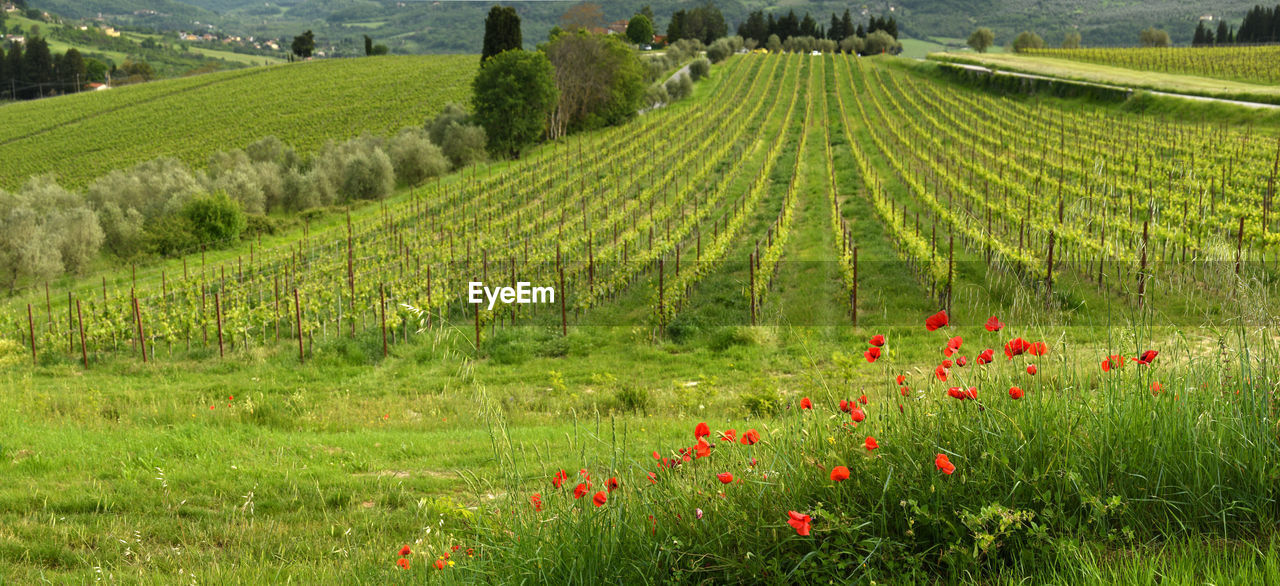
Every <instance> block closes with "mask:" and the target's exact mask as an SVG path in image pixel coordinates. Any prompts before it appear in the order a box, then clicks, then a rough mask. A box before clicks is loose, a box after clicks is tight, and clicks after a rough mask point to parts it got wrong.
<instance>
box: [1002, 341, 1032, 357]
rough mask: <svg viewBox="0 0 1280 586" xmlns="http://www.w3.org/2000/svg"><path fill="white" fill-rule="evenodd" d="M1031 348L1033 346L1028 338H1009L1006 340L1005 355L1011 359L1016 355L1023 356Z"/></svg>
mask: <svg viewBox="0 0 1280 586" xmlns="http://www.w3.org/2000/svg"><path fill="white" fill-rule="evenodd" d="M1030 348H1031V344H1030V343H1028V342H1027V341H1026V340H1023V339H1022V338H1014V339H1012V340H1009V341H1008V342H1005V344H1004V355H1005V356H1007V357H1009V359H1010V360H1012V359H1013V357H1014V356H1021V355H1022V354H1023V353H1025V352H1026V351H1027V350H1028V349H1030Z"/></svg>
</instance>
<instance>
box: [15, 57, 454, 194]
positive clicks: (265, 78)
mask: <svg viewBox="0 0 1280 586" xmlns="http://www.w3.org/2000/svg"><path fill="white" fill-rule="evenodd" d="M476 66H477V59H476V58H475V57H474V56H430V57H388V58H385V59H370V60H361V59H343V60H332V61H315V62H309V63H299V64H290V65H279V66H274V67H261V68H253V69H246V70H236V71H229V72H221V73H212V74H207V75H200V76H195V77H190V78H183V79H177V80H166V81H159V82H153V83H147V84H140V85H136V86H127V87H121V88H115V89H112V90H109V91H105V92H93V93H85V94H78V95H71V96H62V97H58V98H52V99H44V100H38V101H33V102H25V103H18V104H10V105H6V106H4V107H0V156H3V157H6V158H7V160H10V161H13V163H12V164H7V165H5V168H4V169H3V171H0V187H9V188H12V187H15V186H17V185H19V184H21V183H22V182H23V181H24V180H25V179H26V178H27V177H29V176H32V175H41V174H46V173H49V174H53V175H54V176H55V177H56V178H57V180H58V182H59V183H60V184H62V185H64V186H66V187H82V186H84V185H86V184H87V183H89V182H91V181H93V180H94V179H96V178H98V177H100V176H102V175H105V174H106V173H108V172H110V171H112V170H114V169H120V168H125V167H128V166H131V165H134V164H137V163H140V162H143V161H147V160H150V159H153V158H156V157H160V156H169V157H176V158H178V159H180V160H182V161H184V162H186V163H189V164H192V165H194V166H196V167H203V166H204V164H205V162H206V161H207V160H208V157H209V156H210V155H211V154H213V153H215V152H218V151H224V150H229V149H233V148H243V147H244V146H246V145H248V144H249V143H252V142H254V141H256V140H258V139H261V138H263V137H265V136H269V135H274V136H276V137H277V138H279V139H281V140H282V141H284V142H285V143H286V144H288V145H290V146H292V147H294V148H296V149H298V150H299V151H300V152H309V151H312V150H315V149H316V148H318V147H320V146H321V145H323V144H324V142H325V141H328V140H343V139H347V138H351V137H354V136H359V135H360V134H362V133H366V132H367V133H371V134H374V135H379V136H385V135H387V134H390V133H393V132H395V131H397V130H399V129H401V128H404V127H406V126H417V125H421V124H423V123H424V122H425V121H426V120H427V119H428V118H430V117H431V116H433V115H434V114H435V113H436V112H438V111H439V110H440V109H441V108H443V107H444V105H445V104H446V103H448V102H458V103H464V104H465V103H467V102H468V101H469V97H468V96H469V89H468V88H469V84H470V81H471V76H472V75H473V73H474V71H475V68H476ZM427 79H430V80H432V83H423V80H427ZM228 120H244V121H246V122H247V123H245V124H228V123H227V121H228Z"/></svg>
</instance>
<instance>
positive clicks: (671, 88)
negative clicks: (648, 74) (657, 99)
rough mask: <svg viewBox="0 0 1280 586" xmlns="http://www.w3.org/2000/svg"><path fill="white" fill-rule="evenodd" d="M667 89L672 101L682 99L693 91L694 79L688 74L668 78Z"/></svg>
mask: <svg viewBox="0 0 1280 586" xmlns="http://www.w3.org/2000/svg"><path fill="white" fill-rule="evenodd" d="M666 89H667V95H668V96H670V97H671V101H673V102H674V101H676V100H682V99H684V98H686V97H688V96H689V94H692V93H693V80H691V79H689V76H688V75H684V74H680V75H677V76H676V77H673V78H671V79H668V80H667V83H666Z"/></svg>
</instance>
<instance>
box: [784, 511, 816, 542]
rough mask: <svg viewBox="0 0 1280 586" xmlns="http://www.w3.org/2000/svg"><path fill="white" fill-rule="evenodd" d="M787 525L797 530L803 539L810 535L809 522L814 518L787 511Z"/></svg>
mask: <svg viewBox="0 0 1280 586" xmlns="http://www.w3.org/2000/svg"><path fill="white" fill-rule="evenodd" d="M787 517H788V518H787V524H788V525H791V526H792V527H794V528H795V530H796V533H797V534H798V535H801V536H803V537H808V535H809V522H810V521H812V518H810V517H809V515H801V514H800V513H797V512H795V511H787Z"/></svg>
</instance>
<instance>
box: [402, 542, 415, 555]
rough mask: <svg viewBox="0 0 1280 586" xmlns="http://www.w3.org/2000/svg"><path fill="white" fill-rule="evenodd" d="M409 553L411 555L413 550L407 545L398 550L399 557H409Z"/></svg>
mask: <svg viewBox="0 0 1280 586" xmlns="http://www.w3.org/2000/svg"><path fill="white" fill-rule="evenodd" d="M411 553H413V550H411V549H409V545H408V544H405V545H404V546H403V547H401V548H400V555H401V556H406V555H409V554H411Z"/></svg>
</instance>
